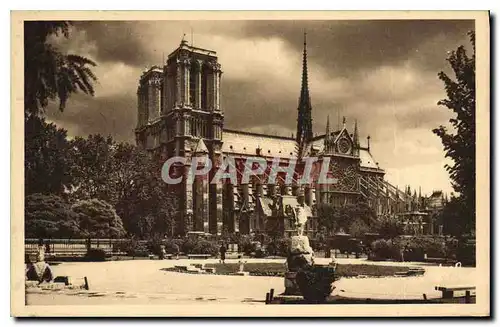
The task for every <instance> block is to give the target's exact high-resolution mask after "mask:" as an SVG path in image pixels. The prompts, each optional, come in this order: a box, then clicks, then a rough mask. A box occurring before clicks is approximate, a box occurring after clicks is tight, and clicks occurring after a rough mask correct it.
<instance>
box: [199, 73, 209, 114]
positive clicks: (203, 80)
mask: <svg viewBox="0 0 500 327" xmlns="http://www.w3.org/2000/svg"><path fill="white" fill-rule="evenodd" d="M207 74H208V70H207V68H206V67H205V66H203V68H202V70H201V108H202V109H207V104H208V99H207V97H208V93H207V89H208V85H207V84H208V78H207Z"/></svg>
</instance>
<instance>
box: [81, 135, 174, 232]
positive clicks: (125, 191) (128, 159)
mask: <svg viewBox="0 0 500 327" xmlns="http://www.w3.org/2000/svg"><path fill="white" fill-rule="evenodd" d="M72 149H73V151H74V152H75V155H74V156H75V158H76V159H75V169H74V183H75V189H76V190H75V191H74V192H73V193H72V194H71V197H72V198H74V199H91V198H99V199H102V200H105V201H107V202H109V203H110V204H112V205H113V206H114V207H115V208H116V212H117V214H118V215H119V216H120V217H121V218H122V220H123V224H124V227H125V229H126V230H127V232H128V233H129V234H131V235H135V236H137V237H140V238H154V237H163V236H165V234H167V235H171V236H172V235H173V234H174V229H175V227H176V225H175V222H176V221H177V218H178V215H179V211H178V200H177V196H176V195H175V194H174V193H173V192H168V191H167V189H166V185H165V183H164V182H163V180H162V179H161V175H160V174H161V166H160V164H161V162H160V160H157V158H152V157H151V156H150V155H149V154H148V153H147V152H145V151H144V150H141V149H139V148H137V147H135V146H133V145H130V144H127V143H117V142H115V141H114V140H113V139H112V138H111V137H107V138H104V137H103V136H101V135H90V136H89V137H88V138H81V137H78V138H75V139H74V140H73V141H72Z"/></svg>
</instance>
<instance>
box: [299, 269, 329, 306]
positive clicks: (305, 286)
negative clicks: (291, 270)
mask: <svg viewBox="0 0 500 327" xmlns="http://www.w3.org/2000/svg"><path fill="white" fill-rule="evenodd" d="M334 281H335V270H334V269H333V268H332V267H328V266H327V267H321V266H312V267H307V268H304V269H300V270H299V272H298V273H297V284H298V286H299V289H300V293H301V294H302V296H303V297H304V300H305V301H306V303H324V302H325V300H326V298H327V297H328V296H329V295H330V294H331V293H332V290H333V286H332V283H333V282H334Z"/></svg>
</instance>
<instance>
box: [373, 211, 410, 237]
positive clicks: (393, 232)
mask: <svg viewBox="0 0 500 327" xmlns="http://www.w3.org/2000/svg"><path fill="white" fill-rule="evenodd" d="M375 229H376V231H377V233H379V234H380V236H382V237H383V238H387V239H391V240H392V239H393V238H396V237H398V236H399V235H403V234H404V226H403V224H402V223H401V222H400V221H399V220H398V219H397V218H396V217H391V216H383V217H380V219H379V220H378V221H377V224H376V226H375Z"/></svg>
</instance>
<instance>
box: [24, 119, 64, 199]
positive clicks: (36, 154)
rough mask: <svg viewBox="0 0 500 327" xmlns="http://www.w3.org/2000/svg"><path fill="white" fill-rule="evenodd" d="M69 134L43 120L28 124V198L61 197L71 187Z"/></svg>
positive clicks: (26, 145) (26, 181)
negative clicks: (55, 195)
mask: <svg viewBox="0 0 500 327" xmlns="http://www.w3.org/2000/svg"><path fill="white" fill-rule="evenodd" d="M69 146H70V144H69V142H68V141H67V131H66V130H64V129H62V128H57V126H56V125H54V124H49V123H47V122H46V121H45V119H44V118H42V117H38V116H29V117H27V118H26V120H25V144H24V147H25V159H24V168H25V170H24V173H25V178H24V186H25V194H26V195H29V194H34V193H44V194H49V193H53V194H58V195H62V194H63V193H64V191H65V190H66V189H67V188H69V187H70V185H71V183H72V174H71V173H70V171H71V166H72V164H71V156H70V155H69Z"/></svg>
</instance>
